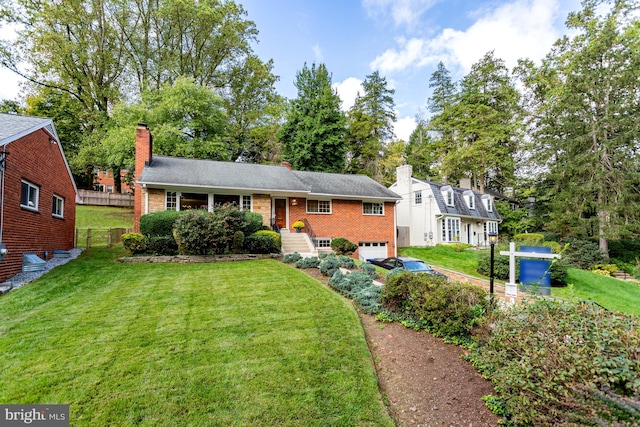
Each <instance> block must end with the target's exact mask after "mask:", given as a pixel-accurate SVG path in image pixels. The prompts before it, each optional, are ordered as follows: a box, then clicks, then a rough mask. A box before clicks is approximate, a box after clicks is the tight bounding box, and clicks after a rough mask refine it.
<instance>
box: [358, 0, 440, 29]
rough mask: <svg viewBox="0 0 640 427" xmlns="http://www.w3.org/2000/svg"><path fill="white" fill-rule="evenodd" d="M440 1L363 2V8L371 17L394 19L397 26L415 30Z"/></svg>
mask: <svg viewBox="0 0 640 427" xmlns="http://www.w3.org/2000/svg"><path fill="white" fill-rule="evenodd" d="M438 1H439V0H362V6H363V7H364V8H365V10H366V11H367V13H368V14H369V15H370V16H374V17H383V18H386V17H387V16H388V15H389V14H391V16H392V17H393V22H394V24H395V25H396V26H400V25H406V26H408V27H410V28H413V27H414V26H415V25H416V24H417V23H418V22H419V20H420V17H421V16H422V15H423V14H424V13H425V12H426V11H427V10H429V9H430V8H431V7H432V6H433V5H434V4H436V3H437V2H438Z"/></svg>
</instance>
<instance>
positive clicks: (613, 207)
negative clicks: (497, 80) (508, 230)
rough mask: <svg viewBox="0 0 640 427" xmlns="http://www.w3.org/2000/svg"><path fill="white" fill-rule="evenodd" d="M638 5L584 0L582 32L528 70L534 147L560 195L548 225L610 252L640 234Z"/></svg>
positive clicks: (576, 27)
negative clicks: (614, 242)
mask: <svg viewBox="0 0 640 427" xmlns="http://www.w3.org/2000/svg"><path fill="white" fill-rule="evenodd" d="M603 6H605V7H603ZM603 10H604V11H605V13H603V14H600V13H601V12H600V11H603ZM638 10H639V7H638V3H637V2H635V1H626V0H615V1H602V0H585V1H583V3H582V10H581V11H578V12H575V13H571V14H570V15H569V18H568V20H567V26H568V28H569V29H570V30H572V33H573V34H574V35H572V36H571V37H569V36H566V37H563V38H562V39H560V40H558V41H557V42H556V44H555V45H554V48H553V50H552V51H551V53H549V54H548V55H547V57H546V59H545V60H544V62H543V64H542V66H541V67H540V68H537V69H536V68H535V67H533V66H532V65H531V63H529V64H528V67H525V69H526V70H527V72H525V73H524V76H525V82H526V84H527V85H528V87H529V88H530V94H531V97H532V102H531V104H532V105H533V106H534V107H535V110H534V112H533V121H532V122H533V129H534V132H533V136H534V138H535V142H536V145H535V146H534V147H532V149H533V152H534V154H535V155H536V156H537V159H538V160H539V161H540V162H541V163H543V164H544V165H545V166H546V167H547V168H548V169H549V174H548V176H547V182H548V183H549V185H550V187H551V191H552V192H553V193H555V195H554V197H553V199H552V201H551V204H550V207H551V215H550V219H551V220H550V222H549V224H548V227H549V228H550V229H551V230H552V231H556V232H560V233H563V234H573V235H586V237H597V238H598V239H599V242H600V249H601V250H602V251H603V253H605V254H606V255H608V240H609V239H611V238H619V237H627V236H633V235H636V236H637V235H638V234H639V233H640V227H639V226H638V224H640V211H639V210H638V209H637V206H638V203H639V202H640V190H639V188H640V156H639V155H640V137H639V135H640V102H639V99H640V98H639V91H638V87H639V86H638V82H639V81H640V80H639V77H638V70H639V69H640V21H639V20H638V19H637V16H638ZM525 65H526V64H525Z"/></svg>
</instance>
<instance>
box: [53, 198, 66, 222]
mask: <svg viewBox="0 0 640 427" xmlns="http://www.w3.org/2000/svg"><path fill="white" fill-rule="evenodd" d="M56 202H60V206H58V204H57V203H56ZM58 207H59V208H60V213H58V212H57V211H58ZM51 215H52V216H53V217H54V218H59V219H64V197H62V196H58V195H57V194H54V195H53V206H52V209H51Z"/></svg>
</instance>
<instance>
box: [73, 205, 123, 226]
mask: <svg viewBox="0 0 640 427" xmlns="http://www.w3.org/2000/svg"><path fill="white" fill-rule="evenodd" d="M132 227H133V209H132V208H117V207H111V206H88V205H77V206H76V228H80V229H83V228H102V229H104V228H132Z"/></svg>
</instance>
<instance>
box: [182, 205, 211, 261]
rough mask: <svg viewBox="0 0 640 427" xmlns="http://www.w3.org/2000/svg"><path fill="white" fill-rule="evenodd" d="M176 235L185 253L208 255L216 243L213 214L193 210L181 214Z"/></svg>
mask: <svg viewBox="0 0 640 427" xmlns="http://www.w3.org/2000/svg"><path fill="white" fill-rule="evenodd" d="M174 236H175V239H176V243H177V244H178V250H179V251H180V253H181V254H183V255H206V254H207V253H209V251H210V250H211V248H212V247H213V243H214V233H213V214H212V213H211V212H205V211H199V210H191V211H188V212H185V213H184V214H182V215H180V216H179V217H178V219H177V220H176V223H175V232H174Z"/></svg>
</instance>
